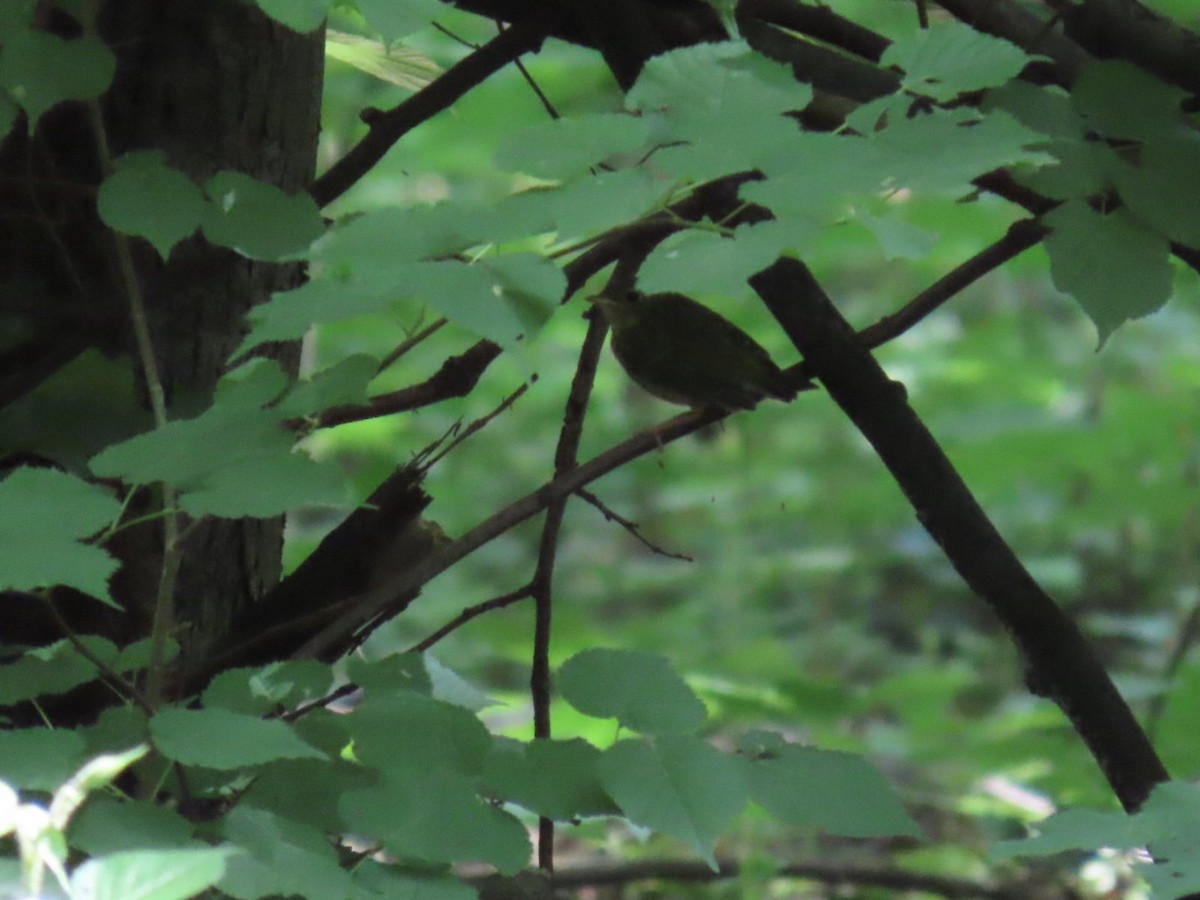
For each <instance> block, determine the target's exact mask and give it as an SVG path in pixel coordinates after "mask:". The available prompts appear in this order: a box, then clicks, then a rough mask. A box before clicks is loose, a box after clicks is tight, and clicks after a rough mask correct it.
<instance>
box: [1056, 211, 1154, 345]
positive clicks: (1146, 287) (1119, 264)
mask: <svg viewBox="0 0 1200 900" xmlns="http://www.w3.org/2000/svg"><path fill="white" fill-rule="evenodd" d="M1045 222H1046V224H1047V225H1049V226H1050V227H1051V228H1052V229H1053V231H1052V232H1051V234H1050V235H1049V237H1047V238H1046V241H1045V246H1046V252H1047V254H1049V256H1050V274H1051V275H1052V277H1053V278H1054V284H1055V286H1056V287H1057V288H1058V289H1059V290H1060V291H1065V292H1066V293H1068V294H1071V295H1072V296H1073V297H1074V298H1075V299H1076V300H1077V301H1078V302H1079V305H1080V306H1082V307H1083V310H1084V312H1086V313H1087V314H1088V316H1089V317H1090V318H1091V320H1092V321H1093V322H1095V323H1096V329H1097V331H1098V332H1099V333H1100V344H1101V346H1103V344H1104V342H1105V341H1107V340H1108V337H1109V335H1111V334H1112V333H1113V331H1115V330H1116V329H1117V327H1118V326H1120V325H1121V324H1122V323H1123V322H1126V321H1128V320H1129V319H1136V318H1140V317H1141V316H1146V315H1149V314H1150V313H1152V312H1154V311H1155V310H1157V309H1158V308H1159V307H1161V306H1162V305H1163V304H1164V303H1166V302H1167V299H1168V298H1169V297H1170V296H1171V279H1172V271H1171V264H1170V259H1169V254H1170V247H1169V246H1168V244H1167V241H1166V240H1164V239H1163V238H1162V237H1160V236H1159V235H1156V234H1154V233H1153V232H1151V231H1149V230H1148V229H1147V228H1145V227H1144V226H1143V225H1141V224H1140V223H1139V222H1138V221H1137V220H1136V219H1134V218H1133V217H1132V216H1130V215H1129V214H1128V213H1126V212H1125V211H1123V210H1117V211H1115V212H1112V213H1109V214H1108V215H1101V214H1099V213H1096V212H1093V211H1092V209H1091V208H1090V207H1088V205H1087V204H1086V203H1084V202H1082V201H1069V202H1067V203H1064V204H1063V205H1062V206H1060V207H1058V208H1057V209H1055V210H1053V211H1052V212H1050V213H1048V214H1047V215H1046V216H1045Z"/></svg>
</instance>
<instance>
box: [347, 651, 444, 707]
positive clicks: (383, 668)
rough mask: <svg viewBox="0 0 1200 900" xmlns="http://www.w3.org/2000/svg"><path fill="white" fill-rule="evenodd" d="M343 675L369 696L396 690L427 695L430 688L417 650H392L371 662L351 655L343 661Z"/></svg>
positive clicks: (421, 657) (425, 670)
mask: <svg viewBox="0 0 1200 900" xmlns="http://www.w3.org/2000/svg"><path fill="white" fill-rule="evenodd" d="M346 677H347V678H349V679H350V680H351V681H353V682H354V683H355V684H357V685H358V686H359V687H361V688H362V689H363V690H364V691H366V692H367V696H368V697H369V698H371V699H374V698H375V697H380V698H383V697H386V696H387V695H389V694H392V693H395V692H397V691H414V692H416V693H418V694H426V695H428V694H429V693H430V692H431V691H432V690H433V681H432V679H431V678H430V675H429V670H428V668H427V666H426V664H425V657H424V656H422V655H421V654H420V653H393V654H392V655H390V656H385V657H384V658H383V659H379V660H373V661H367V660H365V659H362V658H361V657H358V656H351V657H350V658H349V659H348V660H346Z"/></svg>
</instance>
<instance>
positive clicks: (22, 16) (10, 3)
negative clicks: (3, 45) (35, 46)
mask: <svg viewBox="0 0 1200 900" xmlns="http://www.w3.org/2000/svg"><path fill="white" fill-rule="evenodd" d="M36 4H37V0H7V2H6V3H0V41H5V42H7V41H8V40H9V39H10V38H12V36H13V35H15V34H17V33H19V32H22V31H25V30H27V29H28V28H29V26H30V25H31V24H32V23H33V10H34V7H35V5H36Z"/></svg>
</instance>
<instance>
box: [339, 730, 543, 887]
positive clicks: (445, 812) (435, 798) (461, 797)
mask: <svg viewBox="0 0 1200 900" xmlns="http://www.w3.org/2000/svg"><path fill="white" fill-rule="evenodd" d="M357 715H358V713H355V716H356V717H357ZM395 753H396V755H397V756H401V757H402V756H403V755H404V749H403V748H401V747H398V748H397V749H396V751H395ZM397 762H400V763H402V764H403V765H402V767H401V768H398V769H396V770H394V771H390V772H388V773H387V775H386V777H385V778H384V780H383V782H382V783H381V784H379V785H377V786H375V787H372V788H368V789H365V790H359V791H350V792H348V793H347V794H345V795H344V796H343V798H342V801H341V803H340V804H339V809H340V810H341V813H342V815H343V817H344V818H345V820H346V822H347V824H348V825H349V828H350V830H351V831H354V832H356V833H358V834H364V835H369V836H371V837H373V838H378V839H382V840H383V842H384V847H385V848H386V849H387V850H388V851H389V852H391V853H395V854H398V855H401V856H406V857H416V858H417V859H422V860H427V861H429V862H467V861H472V860H476V861H482V862H488V863H491V864H492V865H494V866H495V867H496V868H497V869H499V870H500V871H501V872H503V873H505V874H512V873H514V872H516V871H518V870H519V869H521V868H522V867H523V866H524V865H525V864H526V863H527V862H528V861H529V849H530V848H529V836H528V834H527V833H526V831H525V828H524V827H523V826H522V825H521V823H520V822H518V821H517V820H516V819H514V818H513V817H512V816H510V815H508V814H507V813H505V812H502V811H501V810H499V809H496V808H495V807H493V806H490V805H488V804H486V803H484V802H483V801H481V800H480V799H479V798H478V797H477V796H476V794H475V791H474V789H473V788H472V786H471V783H470V782H469V781H468V780H467V779H466V778H465V777H464V776H462V775H459V774H457V773H454V772H451V771H449V770H447V769H444V768H434V769H431V770H428V771H421V770H420V769H411V768H408V767H407V761H406V760H397Z"/></svg>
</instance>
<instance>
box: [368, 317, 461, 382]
mask: <svg viewBox="0 0 1200 900" xmlns="http://www.w3.org/2000/svg"><path fill="white" fill-rule="evenodd" d="M449 323H450V320H449V319H447V318H445V317H443V318H440V319H438V320H437V321H435V322H431V323H430V324H428V325H426V326H425V327H424V328H422V329H420V330H419V331H416V332H414V333H413V334H410V335H409V336H408V337H406V338H405V339H404V340H403V341H401V342H400V344H399V345H398V346H397V347H396V348H395V349H394V350H393V351H392V352H391V353H389V354H388V355H387V356H385V357H384V358H383V359H381V360H380V361H379V368H378V369H376V370H375V374H379V373H380V372H383V371H385V370H386V369H387V368H388V367H389V366H390V365H392V363H394V362H395V361H396V360H398V359H399V358H400V357H402V356H403V355H404V354H405V353H407V352H408V351H409V350H411V349H412V348H413V347H415V346H417V344H420V343H421V342H422V341H424V340H426V339H427V338H429V337H430V336H431V335H433V334H434V333H435V332H436V331H437V330H438V329H440V328H442V327H443V326H445V325H448V324H449Z"/></svg>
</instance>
